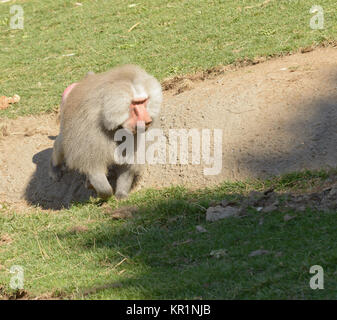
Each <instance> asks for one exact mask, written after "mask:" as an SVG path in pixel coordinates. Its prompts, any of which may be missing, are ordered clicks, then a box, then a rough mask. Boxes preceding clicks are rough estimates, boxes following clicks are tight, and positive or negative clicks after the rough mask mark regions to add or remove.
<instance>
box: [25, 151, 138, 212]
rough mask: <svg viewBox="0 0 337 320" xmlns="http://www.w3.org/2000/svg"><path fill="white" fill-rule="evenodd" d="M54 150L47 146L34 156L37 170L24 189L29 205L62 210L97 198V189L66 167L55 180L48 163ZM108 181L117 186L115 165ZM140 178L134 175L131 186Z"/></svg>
mask: <svg viewBox="0 0 337 320" xmlns="http://www.w3.org/2000/svg"><path fill="white" fill-rule="evenodd" d="M52 151H53V149H52V148H49V149H45V150H43V151H41V152H39V153H37V154H35V155H34V156H33V163H35V164H36V170H35V172H34V173H33V175H32V176H31V178H30V180H29V183H28V185H27V187H26V190H25V194H24V195H25V200H26V201H27V202H28V204H30V205H33V206H39V207H41V208H43V209H52V210H60V209H62V208H69V207H70V205H71V204H72V203H76V202H77V203H81V202H87V201H88V200H89V199H90V197H96V192H95V191H94V190H92V189H87V188H86V187H85V180H86V177H85V176H84V175H83V174H80V173H78V172H76V171H74V170H67V169H66V170H65V171H64V174H63V176H62V178H61V179H60V181H58V182H55V181H53V180H52V179H51V178H50V177H49V174H48V170H49V162H50V158H51V154H52ZM108 180H109V183H110V184H111V187H112V189H113V190H115V189H116V167H114V166H111V168H109V173H108ZM138 181H139V176H136V177H135V180H134V182H133V185H132V187H134V186H135V185H136V184H137V182H138Z"/></svg>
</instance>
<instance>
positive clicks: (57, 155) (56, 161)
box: [49, 135, 64, 181]
mask: <svg viewBox="0 0 337 320" xmlns="http://www.w3.org/2000/svg"><path fill="white" fill-rule="evenodd" d="M63 160H64V154H63V150H62V145H61V138H60V135H59V136H57V138H56V140H55V142H54V148H53V154H52V156H51V159H50V166H49V176H50V177H51V178H52V179H53V180H54V181H59V180H60V179H61V178H62V175H63V171H62V164H63Z"/></svg>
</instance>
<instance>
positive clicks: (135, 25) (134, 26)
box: [128, 22, 140, 32]
mask: <svg viewBox="0 0 337 320" xmlns="http://www.w3.org/2000/svg"><path fill="white" fill-rule="evenodd" d="M139 24H140V22H137V23H136V24H134V25H133V26H132V27H131V28H130V29H129V30H128V32H131V31H132V30H133V29H134V28H136V27H137V26H138V25H139Z"/></svg>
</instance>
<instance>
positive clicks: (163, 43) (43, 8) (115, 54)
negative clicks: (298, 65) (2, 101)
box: [0, 0, 337, 117]
mask: <svg viewBox="0 0 337 320" xmlns="http://www.w3.org/2000/svg"><path fill="white" fill-rule="evenodd" d="M262 2H263V1H262V0H235V1H234V0H226V1H223V0H206V1H187V0H186V1H180V0H172V1H170V2H167V1H163V0H147V1H145V0H139V1H136V2H134V1H116V0H114V1H111V0H101V1H89V0H83V1H81V3H82V6H77V5H76V4H75V1H69V0H67V1H64V0H62V1H61V0H44V1H38V0H31V1H20V0H18V1H15V4H19V5H22V8H23V9H24V29H23V30H11V29H10V27H9V21H10V18H11V15H10V13H9V9H10V6H11V5H12V4H13V3H14V2H13V1H11V2H9V3H3V4H0V71H1V72H0V89H1V90H0V94H1V95H6V96H12V95H14V94H16V93H17V94H19V95H20V96H21V98H22V99H21V101H20V103H19V104H17V105H14V106H13V107H11V108H9V109H7V110H3V111H0V117H1V116H6V117H16V116H19V115H27V114H37V113H42V112H50V111H51V110H53V109H54V108H55V107H57V106H58V104H59V101H60V96H61V93H62V92H63V90H64V88H65V87H66V86H67V85H69V83H71V82H74V81H77V80H78V79H80V78H81V77H82V76H83V75H84V74H86V73H87V72H88V71H89V70H93V71H96V72H100V71H105V70H107V69H108V68H110V67H112V66H114V65H117V64H123V63H136V64H140V65H142V66H143V67H145V68H146V69H147V70H148V71H149V72H151V73H153V74H154V75H155V76H157V77H158V78H159V79H163V78H165V77H169V76H173V75H179V74H185V73H189V72H194V71H197V70H205V69H208V68H211V67H214V66H216V65H219V64H230V63H233V62H234V61H236V60H238V59H245V58H248V59H253V58H254V57H258V56H270V55H274V54H282V53H286V52H291V51H293V50H296V49H297V48H300V47H306V46H310V45H312V44H320V43H322V42H323V41H329V40H336V33H337V24H336V6H335V1H334V0H321V1H320V3H319V4H320V5H321V6H322V7H323V9H324V18H325V25H324V29H323V30H312V29H311V28H310V27H309V22H310V19H311V17H312V15H311V14H310V12H309V10H310V8H311V6H312V5H315V4H317V3H316V2H315V1H314V0H312V1H311V0H310V1H307V0H298V1H288V0H283V1H270V2H269V3H267V4H266V5H265V6H259V4H261V3H262ZM249 7H251V8H249ZM132 27H134V28H133V29H132ZM131 29H132V30H131ZM130 30H131V31H130Z"/></svg>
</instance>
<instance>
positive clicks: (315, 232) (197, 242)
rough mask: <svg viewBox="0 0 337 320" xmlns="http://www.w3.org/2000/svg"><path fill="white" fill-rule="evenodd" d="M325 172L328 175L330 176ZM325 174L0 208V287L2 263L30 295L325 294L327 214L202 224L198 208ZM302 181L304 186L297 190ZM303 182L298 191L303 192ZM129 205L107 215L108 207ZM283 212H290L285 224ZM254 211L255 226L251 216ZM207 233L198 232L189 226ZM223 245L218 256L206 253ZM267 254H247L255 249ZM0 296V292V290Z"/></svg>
mask: <svg viewBox="0 0 337 320" xmlns="http://www.w3.org/2000/svg"><path fill="white" fill-rule="evenodd" d="M334 174H335V173H334ZM329 176H330V175H329V174H328V173H326V172H315V173H309V172H303V173H298V174H294V175H292V176H291V175H287V176H283V177H277V178H274V179H270V180H267V181H250V182H238V183H223V184H221V185H219V186H217V187H215V188H208V189H203V190H197V191H193V192H192V191H190V190H188V189H185V188H183V187H174V188H168V189H164V190H153V189H149V190H143V191H140V192H137V193H134V194H132V195H131V197H130V198H129V199H128V200H126V201H123V202H122V203H117V202H116V201H115V200H114V199H111V200H109V202H108V204H107V205H104V206H101V207H100V206H98V205H97V202H96V201H94V200H92V201H91V202H89V203H87V204H75V205H73V206H72V207H71V208H70V209H69V210H63V211H59V212H46V211H44V212H41V211H39V210H38V209H37V210H36V211H32V212H30V213H26V214H24V213H16V212H12V211H10V210H8V209H6V208H3V209H1V212H0V226H1V227H0V235H1V237H4V235H5V239H7V240H8V239H10V241H6V242H3V243H1V245H0V257H1V258H0V287H2V294H11V293H13V292H12V290H11V289H10V288H9V281H10V277H11V276H12V274H10V273H9V269H10V267H11V266H12V265H20V266H22V267H23V268H24V276H25V283H24V289H25V290H26V291H27V292H28V293H29V295H30V296H31V297H34V296H39V295H43V294H44V295H46V294H48V295H49V296H54V297H61V298H66V299H69V298H70V299H335V296H336V294H335V288H336V285H337V281H336V264H337V254H336V252H337V250H336V244H335V237H334V234H335V221H336V218H337V212H325V213H324V212H317V211H315V210H313V209H310V208H309V209H307V210H306V211H305V212H301V213H300V212H296V210H293V209H291V210H288V211H286V212H284V211H275V212H273V213H269V214H262V213H261V212H258V211H256V210H254V209H251V210H250V211H249V214H248V215H247V216H245V217H241V218H229V219H225V220H221V221H217V222H212V223H211V222H206V220H205V209H204V208H208V207H209V206H210V205H212V204H213V203H214V202H215V201H218V200H221V199H228V200H231V199H237V198H238V196H242V195H246V194H247V193H248V192H249V191H251V190H265V189H266V188H269V187H270V186H273V187H274V188H275V190H278V191H280V192H299V187H298V185H296V184H293V183H292V181H302V182H303V181H306V183H305V184H303V183H301V184H300V187H301V188H302V189H301V190H302V191H304V190H305V189H306V188H309V190H311V188H312V187H316V188H317V187H320V186H323V185H324V183H325V182H326V181H327V179H328V177H329ZM303 185H304V186H305V187H303ZM303 188H304V189H303ZM129 206H135V207H137V209H138V211H137V212H136V213H134V214H133V217H132V218H125V219H123V218H120V219H114V218H113V217H114V216H113V212H114V210H115V209H116V208H118V207H120V208H124V210H128V209H127V208H128V207H129ZM285 214H288V215H292V216H296V218H294V219H292V220H289V221H285V220H284V216H285ZM262 218H263V224H261V219H262ZM197 225H201V226H203V227H204V228H205V229H206V230H207V231H208V232H205V233H200V232H198V231H197V230H196V226H197ZM221 249H225V250H226V252H227V254H226V255H225V256H222V257H220V258H218V259H217V258H215V257H212V256H211V255H210V253H211V252H212V251H213V250H221ZM259 249H263V250H268V251H269V252H268V254H265V255H260V256H255V257H250V256H249V254H250V253H251V252H252V251H255V250H259ZM316 264H318V265H321V266H322V267H323V268H324V271H325V278H324V279H325V289H324V290H312V289H310V287H309V280H310V277H311V276H312V275H310V274H309V269H310V267H311V266H312V265H316ZM0 294H1V291H0Z"/></svg>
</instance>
